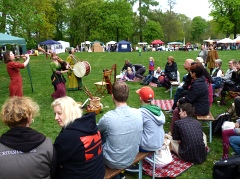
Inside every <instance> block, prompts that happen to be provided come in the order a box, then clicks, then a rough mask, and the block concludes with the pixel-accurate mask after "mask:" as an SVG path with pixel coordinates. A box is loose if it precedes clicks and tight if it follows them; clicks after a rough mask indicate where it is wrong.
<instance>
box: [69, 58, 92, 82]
mask: <svg viewBox="0 0 240 179" xmlns="http://www.w3.org/2000/svg"><path fill="white" fill-rule="evenodd" d="M90 72H91V66H90V64H89V63H88V62H87V61H81V62H77V63H76V64H75V65H74V66H73V73H74V74H75V75H76V76H77V77H78V78H82V77H83V76H87V75H88V74H89V73H90Z"/></svg>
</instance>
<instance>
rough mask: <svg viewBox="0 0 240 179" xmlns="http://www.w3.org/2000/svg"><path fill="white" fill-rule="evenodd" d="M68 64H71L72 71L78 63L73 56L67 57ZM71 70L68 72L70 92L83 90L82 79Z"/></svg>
mask: <svg viewBox="0 0 240 179" xmlns="http://www.w3.org/2000/svg"><path fill="white" fill-rule="evenodd" d="M66 62H68V63H69V66H71V69H73V66H74V65H75V64H76V63H77V61H76V60H75V59H73V58H72V56H71V55H69V56H68V57H67V60H66ZM71 69H69V71H68V77H69V82H68V88H67V89H68V90H69V91H76V90H81V89H82V86H83V85H82V78H78V77H77V76H76V75H75V74H74V73H73V71H72V70H71Z"/></svg>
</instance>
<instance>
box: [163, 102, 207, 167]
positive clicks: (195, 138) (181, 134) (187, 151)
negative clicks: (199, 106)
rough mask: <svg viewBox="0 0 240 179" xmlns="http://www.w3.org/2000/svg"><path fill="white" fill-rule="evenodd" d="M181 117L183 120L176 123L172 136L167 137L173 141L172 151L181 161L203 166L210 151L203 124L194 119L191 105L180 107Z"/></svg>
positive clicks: (185, 104)
mask: <svg viewBox="0 0 240 179" xmlns="http://www.w3.org/2000/svg"><path fill="white" fill-rule="evenodd" d="M179 115H180V118H181V120H177V121H176V122H175V123H174V128H173V132H172V136H171V135H168V134H165V136H166V137H167V138H168V139H170V140H171V145H172V151H173V152H174V153H176V154H177V155H178V156H179V157H180V158H181V159H183V160H185V161H187V162H193V163H198V164H201V163H203V162H204V161H205V160H206V156H207V152H208V151H209V148H208V147H207V145H206V144H207V139H206V135H205V134H204V133H203V130H202V124H201V123H200V122H199V121H197V120H196V119H194V118H192V116H193V115H194V107H193V106H192V105H191V104H190V103H184V104H181V105H180V106H179ZM207 150H208V151H207Z"/></svg>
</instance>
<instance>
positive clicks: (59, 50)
mask: <svg viewBox="0 0 240 179" xmlns="http://www.w3.org/2000/svg"><path fill="white" fill-rule="evenodd" d="M58 42H59V43H61V44H59V45H56V53H64V52H65V50H66V48H70V43H69V42H65V41H62V40H59V41H58Z"/></svg>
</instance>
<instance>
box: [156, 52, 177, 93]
mask: <svg viewBox="0 0 240 179" xmlns="http://www.w3.org/2000/svg"><path fill="white" fill-rule="evenodd" d="M177 70H178V69H177V63H176V62H175V61H174V57H173V56H169V57H168V58H167V63H166V66H165V70H164V73H162V75H163V76H164V78H162V79H161V81H160V84H161V85H162V86H164V87H165V88H166V89H167V90H166V91H165V92H166V93H167V92H169V91H170V88H171V83H170V81H176V80H177Z"/></svg>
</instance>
